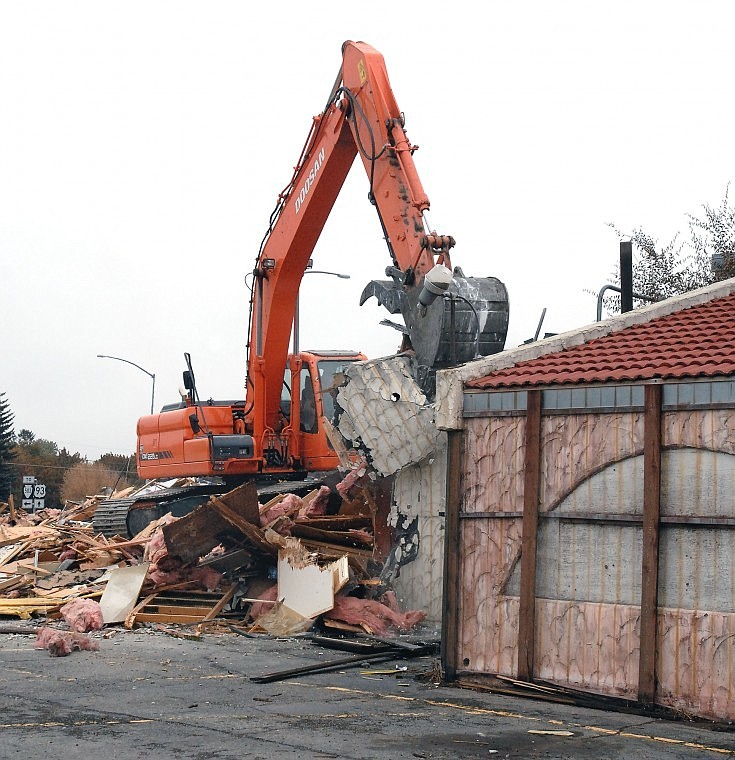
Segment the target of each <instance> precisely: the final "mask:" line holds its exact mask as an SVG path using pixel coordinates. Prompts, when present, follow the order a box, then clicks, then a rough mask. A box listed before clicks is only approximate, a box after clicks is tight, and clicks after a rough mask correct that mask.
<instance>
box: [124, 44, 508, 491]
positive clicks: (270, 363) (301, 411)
mask: <svg viewBox="0 0 735 760" xmlns="http://www.w3.org/2000/svg"><path fill="white" fill-rule="evenodd" d="M415 151H416V146H414V145H412V144H411V142H410V140H409V139H408V135H407V134H406V131H405V120H404V117H403V114H402V113H401V111H400V109H399V107H398V104H397V102H396V99H395V97H394V95H393V91H392V89H391V86H390V82H389V80H388V74H387V71H386V68H385V63H384V61H383V56H382V55H381V54H380V53H379V52H378V51H377V50H375V49H374V48H372V47H371V46H370V45H367V44H366V43H364V42H352V41H347V42H345V43H344V44H343V46H342V65H341V68H340V72H339V75H338V77H337V80H336V83H335V85H334V87H333V88H332V91H331V92H330V95H329V99H328V101H327V103H326V106H325V107H324V110H323V111H322V112H321V113H320V114H319V115H318V116H316V117H314V119H313V121H312V124H311V129H310V130H309V134H308V136H307V139H306V142H305V144H304V148H303V150H302V152H301V156H300V157H299V160H298V162H297V164H296V167H295V169H294V172H293V175H292V177H291V180H290V182H289V183H288V185H287V186H286V187H285V188H284V190H283V191H282V192H281V193H280V194H279V196H278V202H277V205H276V209H275V211H274V212H273V214H272V215H271V220H270V225H269V228H268V231H267V233H266V235H265V237H264V238H263V241H262V243H261V246H260V249H259V251H258V255H257V257H256V262H255V266H254V269H253V286H252V297H251V300H250V324H249V327H248V346H247V347H248V359H247V378H246V398H245V400H244V401H237V402H211V401H210V402H207V403H206V404H202V403H201V402H200V401H199V399H198V395H197V392H196V386H195V383H194V382H193V371H191V367H190V366H189V371H188V372H187V373H185V384H186V380H187V375H188V380H189V382H188V384H186V387H187V389H188V396H187V397H186V399H185V400H184V401H182V403H181V405H177V406H176V408H174V409H171V410H170V411H164V412H162V413H160V414H158V415H151V416H149V417H144V418H142V419H141V420H140V421H139V423H138V471H139V473H140V475H141V477H147V478H156V477H174V476H176V477H180V476H186V475H217V474H223V475H226V476H230V477H233V476H237V477H242V478H251V477H255V476H262V475H269V474H275V475H286V476H287V475H288V474H289V473H291V474H293V473H296V472H302V471H306V470H314V471H324V470H327V469H330V468H334V467H336V464H337V461H338V459H337V455H336V453H335V452H334V449H333V448H332V445H331V441H330V440H329V439H328V437H329V432H330V431H329V426H328V422H327V415H328V412H329V410H333V409H334V406H333V396H332V397H330V396H329V392H330V391H331V392H332V393H334V392H335V388H336V384H335V383H336V382H337V381H336V380H335V378H339V377H342V376H343V374H344V368H345V362H350V361H359V360H362V359H365V358H366V357H365V356H364V355H363V354H359V353H356V352H350V351H341V352H321V353H316V352H312V353H297V352H295V353H294V354H293V355H289V353H288V350H289V342H290V339H291V335H292V330H293V326H294V317H295V315H296V309H297V303H298V293H299V287H300V285H301V279H302V277H303V275H304V272H305V271H306V269H307V267H308V265H309V260H310V258H311V256H312V253H313V250H314V247H315V245H316V243H317V241H318V239H319V236H320V234H321V232H322V229H323V228H324V225H325V223H326V221H327V219H328V217H329V214H330V212H331V211H332V208H333V206H334V203H335V201H336V199H337V197H338V195H339V193H340V190H341V189H342V186H343V184H344V181H345V179H346V177H347V174H348V172H349V170H350V168H351V166H352V165H353V163H354V160H355V157H356V156H359V157H360V160H361V162H362V164H363V167H364V169H365V172H366V174H367V177H368V184H369V193H368V197H369V199H370V201H371V203H372V204H373V206H374V207H375V209H376V212H377V215H378V219H379V223H380V225H381V228H382V231H383V236H384V239H385V242H386V245H387V247H388V252H389V257H390V265H389V266H388V267H387V269H386V276H387V277H389V279H387V280H374V281H372V282H371V283H369V284H368V285H367V286H366V288H365V289H364V291H363V294H362V297H361V300H360V303H364V302H365V301H366V300H367V299H368V298H370V297H372V296H375V297H376V298H377V300H378V302H379V303H380V304H382V305H384V306H385V307H386V308H387V309H388V311H389V312H390V313H391V314H399V313H400V314H401V315H402V316H403V320H404V324H403V325H398V329H399V330H400V331H401V332H402V335H403V337H402V344H401V350H408V349H410V350H413V351H414V353H415V355H416V358H417V361H418V363H419V365H420V366H421V367H423V368H425V369H426V370H428V372H429V375H430V373H431V372H433V371H434V370H435V369H436V368H440V367H446V366H450V365H452V364H457V363H460V362H463V361H467V360H469V359H471V358H473V357H474V356H476V355H478V354H489V353H493V352H496V351H499V350H501V349H502V348H503V345H504V342H505V334H506V331H507V326H508V296H507V292H506V290H505V286H504V285H503V284H502V283H501V282H500V281H499V280H497V279H496V278H493V277H481V278H473V277H465V276H464V274H463V273H462V270H461V269H460V268H459V267H455V268H452V264H451V259H450V251H451V249H452V248H453V246H454V243H455V241H454V238H453V237H451V236H450V235H443V234H438V233H437V232H436V231H435V230H433V229H431V228H430V226H429V224H428V222H427V218H426V216H427V215H426V212H427V211H428V210H429V199H428V197H427V195H426V193H425V191H424V189H423V187H422V185H421V181H420V179H419V175H418V172H417V169H416V166H415V164H414V159H413V155H414V152H415ZM437 296H442V297H440V298H437ZM295 351H296V349H295ZM310 403H313V404H314V406H313V410H314V411H313V414H314V415H315V418H314V421H313V422H310V423H309V424H308V425H307V424H306V423H305V421H306V416H307V413H306V405H307V404H310Z"/></svg>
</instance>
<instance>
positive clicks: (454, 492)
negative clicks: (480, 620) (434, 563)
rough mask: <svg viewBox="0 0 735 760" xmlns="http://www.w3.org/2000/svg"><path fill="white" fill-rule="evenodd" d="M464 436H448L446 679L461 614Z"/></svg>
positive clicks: (453, 664)
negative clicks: (461, 515)
mask: <svg viewBox="0 0 735 760" xmlns="http://www.w3.org/2000/svg"><path fill="white" fill-rule="evenodd" d="M463 442H464V433H463V431H462V430H451V431H449V433H448V434H447V493H446V512H445V513H444V591H443V594H442V637H441V662H442V669H443V671H444V677H445V678H446V679H447V680H448V681H453V680H454V679H455V678H456V677H457V658H458V648H459V636H458V630H459V614H460V588H459V584H460V582H461V575H460V571H459V570H460V564H461V562H462V557H461V555H462V545H461V540H460V531H459V511H460V507H461V503H462V492H461V487H462V455H463Z"/></svg>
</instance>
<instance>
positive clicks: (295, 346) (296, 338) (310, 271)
mask: <svg viewBox="0 0 735 760" xmlns="http://www.w3.org/2000/svg"><path fill="white" fill-rule="evenodd" d="M304 274H330V275H332V276H333V277H339V278H340V280H349V279H350V275H348V274H341V273H340V272H325V271H324V270H323V269H305V270H304ZM298 352H299V294H298V293H296V310H295V311H294V315H293V353H294V354H298Z"/></svg>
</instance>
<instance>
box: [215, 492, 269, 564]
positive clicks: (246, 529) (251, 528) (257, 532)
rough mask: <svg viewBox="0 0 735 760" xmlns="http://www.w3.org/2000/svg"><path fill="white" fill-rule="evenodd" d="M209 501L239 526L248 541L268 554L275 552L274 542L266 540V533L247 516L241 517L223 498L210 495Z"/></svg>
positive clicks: (226, 517) (228, 520) (227, 518)
mask: <svg viewBox="0 0 735 760" xmlns="http://www.w3.org/2000/svg"><path fill="white" fill-rule="evenodd" d="M209 503H210V504H211V505H212V506H213V507H214V509H215V510H217V512H218V514H219V515H220V516H221V517H223V518H224V519H225V520H227V522H229V523H230V524H231V525H233V526H234V527H235V528H237V529H238V530H239V531H240V532H241V533H242V534H243V536H245V537H246V538H247V539H248V541H249V542H250V543H251V544H252V545H253V546H255V547H257V548H258V549H260V550H261V551H263V552H265V553H267V554H275V553H276V549H275V547H274V546H273V545H272V544H269V543H268V541H266V540H265V534H264V533H263V531H262V530H261V529H260V527H259V526H257V525H254V524H253V523H251V522H248V521H247V520H246V519H245V518H243V517H241V516H240V515H239V514H238V513H237V512H235V511H234V510H233V509H231V508H230V507H229V506H227V504H225V503H224V502H223V501H222V500H221V499H218V498H217V497H216V496H210V497H209Z"/></svg>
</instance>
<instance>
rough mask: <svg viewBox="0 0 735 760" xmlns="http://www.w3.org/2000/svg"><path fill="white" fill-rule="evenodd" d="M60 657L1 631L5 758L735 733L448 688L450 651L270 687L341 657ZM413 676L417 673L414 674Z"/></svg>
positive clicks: (587, 741)
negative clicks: (282, 675) (441, 669)
mask: <svg viewBox="0 0 735 760" xmlns="http://www.w3.org/2000/svg"><path fill="white" fill-rule="evenodd" d="M93 636H94V637H95V638H96V640H97V641H98V643H99V647H100V648H99V651H91V652H89V651H75V652H73V653H72V654H71V655H69V656H67V657H52V656H51V655H50V654H49V652H47V651H45V650H38V649H35V647H34V644H35V636H34V635H30V634H17V633H13V634H0V679H1V684H2V688H1V689H0V708H1V711H2V712H1V716H0V728H1V729H2V733H1V734H0V757H1V758H20V757H23V758H28V757H44V756H52V757H53V756H55V757H64V758H81V757H85V758H99V759H100V760H128V759H131V760H132V759H133V758H143V757H146V758H149V757H156V758H159V760H160V759H163V758H177V759H179V760H205V759H208V758H232V759H233V760H234V759H235V758H238V759H241V758H263V759H266V758H267V759H271V758H301V759H303V758H319V759H326V758H344V759H345V760H352V759H354V760H358V759H360V760H362V759H365V760H382V759H383V758H437V759H438V758H442V759H444V758H446V759H447V760H449V759H450V758H479V757H483V758H489V757H498V758H630V759H636V758H703V759H705V758H713V757H723V756H724V757H727V756H732V755H735V733H732V732H730V731H729V730H722V728H721V727H719V730H715V729H714V728H713V727H712V726H709V725H707V724H703V723H696V722H691V721H685V720H660V719H654V718H651V717H647V716H644V715H631V714H625V713H618V712H608V711H602V710H590V709H580V708H578V707H574V706H569V705H557V704H549V703H547V702H543V701H537V700H530V699H523V698H515V697H507V696H500V695H496V694H491V693H487V692H477V691H473V690H468V689H462V688H456V687H452V686H442V685H437V683H436V681H437V667H438V659H437V657H436V656H435V655H433V654H429V655H426V656H422V657H418V658H412V659H407V660H400V659H397V660H389V661H386V662H379V663H375V662H365V663H363V664H359V665H358V666H356V667H347V668H342V669H340V668H337V669H334V670H330V671H328V672H312V673H302V674H301V675H297V676H292V677H289V678H286V679H284V680H275V681H271V682H267V683H261V682H258V681H255V680H252V679H254V678H260V677H262V676H263V675H264V674H272V673H274V672H280V671H283V670H288V669H294V668H303V667H304V666H312V665H315V664H320V663H321V664H323V663H324V662H326V661H332V660H336V659H340V658H342V657H344V656H345V653H344V652H335V651H332V650H328V649H326V648H324V647H321V646H315V644H314V643H312V642H311V641H310V640H308V639H306V638H300V637H295V638H289V639H277V638H271V637H257V638H251V637H243V636H238V635H235V634H232V633H220V634H206V635H204V636H202V637H201V638H200V639H198V640H190V639H182V638H178V637H174V636H170V635H168V634H166V633H161V632H152V631H148V630H147V629H138V630H134V631H128V630H125V629H123V628H115V629H108V630H105V631H102V632H99V633H96V634H93ZM404 668H405V669H404Z"/></svg>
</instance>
